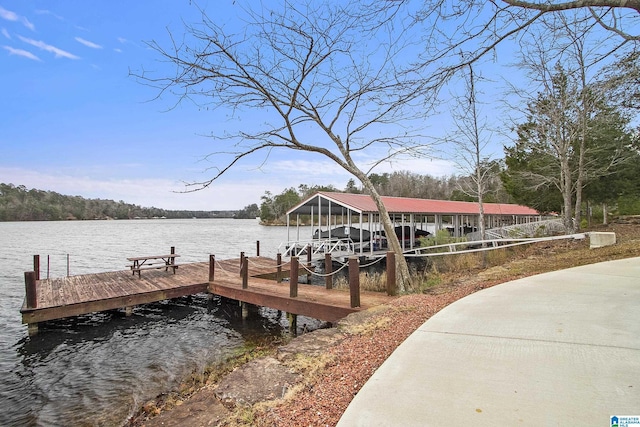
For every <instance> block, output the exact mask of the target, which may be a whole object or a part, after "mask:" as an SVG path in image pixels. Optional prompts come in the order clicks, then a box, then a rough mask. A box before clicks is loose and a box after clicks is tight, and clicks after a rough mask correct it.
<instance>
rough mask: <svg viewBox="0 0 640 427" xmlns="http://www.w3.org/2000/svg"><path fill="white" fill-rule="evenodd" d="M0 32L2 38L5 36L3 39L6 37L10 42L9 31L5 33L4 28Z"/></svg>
mask: <svg viewBox="0 0 640 427" xmlns="http://www.w3.org/2000/svg"><path fill="white" fill-rule="evenodd" d="M1 32H2V35H3V36H5V37H6V38H8V39H9V40H11V34H9V31H7V29H6V28H3V29H2V30H1Z"/></svg>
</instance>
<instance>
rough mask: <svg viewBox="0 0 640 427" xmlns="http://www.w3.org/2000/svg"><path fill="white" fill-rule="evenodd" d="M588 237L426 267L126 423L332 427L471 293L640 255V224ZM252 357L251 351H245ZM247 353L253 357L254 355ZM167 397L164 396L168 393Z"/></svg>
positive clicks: (631, 221) (624, 223)
mask: <svg viewBox="0 0 640 427" xmlns="http://www.w3.org/2000/svg"><path fill="white" fill-rule="evenodd" d="M591 231H613V232H615V233H616V237H617V243H616V245H614V246H609V247H604V248H597V249H589V239H588V238H586V239H582V240H566V241H565V240H563V241H553V242H544V243H538V244H535V245H529V246H526V247H522V248H519V249H517V250H514V251H509V252H508V253H507V252H505V255H503V256H504V259H500V258H499V257H498V258H495V259H493V261H492V263H493V264H494V265H493V266H489V267H486V268H481V267H480V266H479V264H478V262H477V260H476V261H473V260H470V258H469V257H461V258H459V259H458V260H454V261H453V262H451V261H449V262H448V264H447V265H439V266H433V271H432V272H431V274H432V275H433V276H435V277H436V279H437V280H434V283H433V284H432V285H431V286H430V287H428V288H427V289H425V290H424V291H423V292H422V293H420V294H413V295H405V296H402V297H399V298H398V299H396V300H395V301H394V302H393V303H391V304H389V305H387V306H382V307H376V308H374V309H372V310H368V311H365V312H360V313H354V314H352V315H350V316H348V317H346V318H345V319H343V320H342V321H340V322H339V323H338V324H337V325H334V327H333V328H329V329H320V330H317V331H313V332H311V333H308V334H304V335H302V336H300V337H298V338H295V339H293V340H291V341H290V342H289V343H287V344H285V345H282V346H279V347H277V346H271V347H269V346H267V347H268V348H262V349H260V351H259V352H255V353H256V354H253V355H252V354H247V355H246V360H247V362H246V363H242V362H243V360H240V361H235V362H234V363H233V364H231V366H229V365H228V366H225V367H224V369H218V370H217V371H215V370H214V371H211V372H207V373H205V374H204V375H203V376H202V377H200V378H199V379H198V381H195V382H194V381H192V383H194V384H195V385H194V384H192V385H191V387H181V389H182V390H183V391H181V392H180V391H178V392H174V393H169V394H167V395H163V396H161V397H159V398H158V399H157V400H156V401H154V402H149V403H148V404H146V405H145V406H144V407H143V408H142V409H141V411H140V412H139V413H138V414H137V415H136V416H135V417H134V418H133V419H132V420H131V421H130V423H129V425H130V426H148V427H153V426H183V425H191V426H250V425H251V426H253V425H257V426H321V425H322V426H332V425H335V424H336V423H337V421H338V420H339V419H340V416H341V415H342V413H343V412H344V410H345V409H346V407H347V406H348V405H349V403H350V402H351V399H352V398H353V396H355V394H357V393H358V391H359V390H360V388H361V387H362V386H363V385H364V383H365V382H366V381H367V379H368V378H369V377H370V376H371V375H372V374H373V372H375V370H376V369H377V368H378V367H379V366H380V365H381V364H382V363H383V362H384V360H386V359H387V358H388V357H389V355H390V354H391V353H392V352H393V350H395V348H396V347H397V346H398V345H400V343H402V341H404V339H406V337H408V336H409V335H410V334H411V333H412V332H413V331H414V330H415V329H416V328H418V327H419V326H420V325H421V324H422V323H424V322H425V321H426V320H427V319H428V318H429V317H431V316H432V315H433V314H435V313H437V312H438V311H439V310H441V309H442V308H444V307H446V306H447V305H448V304H451V303H452V302H454V301H456V300H458V299H460V298H463V297H464V296H466V295H469V294H471V293H473V292H476V291H478V290H481V289H484V288H487V287H490V286H494V285H497V284H500V283H504V282H507V281H510V280H514V279H517V278H521V277H525V276H530V275H534V274H539V273H544V272H548V271H554V270H559V269H564V268H570V267H575V266H579V265H585V264H591V263H595V262H601V261H606V260H613V259H620V258H629V257H638V256H640V218H638V217H635V218H626V219H622V220H619V221H617V222H616V223H613V224H611V225H608V226H599V227H595V228H594V229H592V230H591ZM250 353H251V352H250ZM254 356H255V357H254ZM170 395H171V396H173V397H172V398H170V399H169V398H168V397H167V396H170Z"/></svg>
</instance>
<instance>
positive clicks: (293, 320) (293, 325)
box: [287, 313, 298, 337]
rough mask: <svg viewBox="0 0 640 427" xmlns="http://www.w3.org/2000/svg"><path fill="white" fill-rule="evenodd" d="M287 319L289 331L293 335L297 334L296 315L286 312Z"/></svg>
mask: <svg viewBox="0 0 640 427" xmlns="http://www.w3.org/2000/svg"><path fill="white" fill-rule="evenodd" d="M287 320H288V321H289V333H290V334H291V335H292V336H294V337H296V336H298V315H297V314H293V313H287Z"/></svg>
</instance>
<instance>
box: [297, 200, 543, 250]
mask: <svg viewBox="0 0 640 427" xmlns="http://www.w3.org/2000/svg"><path fill="white" fill-rule="evenodd" d="M382 202H383V203H384V205H385V208H386V209H387V212H388V213H389V216H390V217H391V221H392V222H393V224H394V227H395V234H396V236H397V237H398V239H399V240H400V243H401V244H402V247H403V249H404V250H410V249H413V248H415V247H417V246H419V243H418V242H419V238H420V237H425V236H428V235H429V234H435V233H436V232H437V231H438V230H443V229H447V230H448V231H449V233H450V234H451V235H453V236H455V237H462V236H464V235H465V234H467V233H469V232H472V231H474V230H476V229H477V227H478V217H479V205H478V203H477V202H458V201H450V200H431V199H413V198H405V197H388V196H383V197H382ZM483 207H484V212H485V224H486V227H487V228H497V227H502V226H507V225H513V224H524V223H529V222H534V221H539V220H540V219H541V216H540V214H539V213H538V212H537V211H535V210H534V209H531V208H528V207H526V206H520V205H514V204H505V203H484V204H483ZM303 224H304V225H305V227H302V225H303ZM309 225H310V226H311V231H310V232H309V231H306V230H307V229H308V228H309V227H308V226H309ZM303 228H304V230H305V231H304V232H305V233H308V234H307V235H306V236H301V235H300V233H301V230H302V229H303ZM294 230H295V233H296V234H295V237H294V236H292V233H293V231H294ZM287 240H288V242H287V243H286V248H287V251H285V253H284V255H285V256H292V255H297V253H296V250H297V249H295V248H305V247H306V248H308V247H311V248H313V251H312V252H313V253H314V254H316V255H324V253H327V252H332V253H335V252H344V254H345V255H349V254H350V255H367V254H371V255H373V254H374V253H375V252H377V251H384V250H386V245H385V243H386V237H385V233H384V230H383V227H382V221H381V220H380V213H379V212H378V209H377V207H376V204H375V203H374V201H373V199H372V198H371V197H370V196H369V195H366V194H350V193H332V192H318V193H316V194H314V195H313V196H311V197H309V198H307V199H306V200H304V201H302V202H300V203H299V204H298V205H296V206H294V207H293V208H291V209H290V210H289V211H288V212H287Z"/></svg>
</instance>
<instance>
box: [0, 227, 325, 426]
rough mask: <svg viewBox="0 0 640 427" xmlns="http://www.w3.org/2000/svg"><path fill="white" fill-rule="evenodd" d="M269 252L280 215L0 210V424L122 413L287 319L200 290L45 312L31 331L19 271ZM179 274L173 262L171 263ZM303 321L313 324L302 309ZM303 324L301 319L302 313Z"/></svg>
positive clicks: (111, 419) (123, 416) (64, 422)
mask: <svg viewBox="0 0 640 427" xmlns="http://www.w3.org/2000/svg"><path fill="white" fill-rule="evenodd" d="M257 240H259V241H260V254H261V255H263V256H273V257H275V255H276V253H277V252H278V246H279V245H280V244H281V243H282V242H284V241H286V240H287V232H286V229H285V228H283V227H263V226H260V225H259V224H258V222H257V221H255V220H231V219H206V220H205V219H198V220H195V219H194V220H169V219H163V220H135V221H70V222H18V223H2V222H0V241H1V242H2V255H0V260H1V262H0V265H2V268H1V269H0V289H2V298H0V319H1V322H2V323H1V325H2V329H0V344H1V345H0V408H2V410H1V411H0V425H2V426H13V425H16V426H32V425H33V426H37V425H42V426H57V425H60V426H73V425H104V426H113V425H122V424H123V423H124V422H125V421H126V420H127V418H128V417H129V416H130V415H131V414H132V413H133V411H135V410H136V409H137V407H138V406H139V405H140V404H141V403H142V402H145V401H147V400H149V399H152V398H154V397H155V396H157V395H158V394H160V393H162V392H164V391H167V390H170V389H171V388H173V387H175V386H177V384H178V383H179V381H180V380H181V379H182V378H183V377H184V376H185V375H187V374H189V373H190V372H192V371H193V370H199V369H202V368H203V367H204V366H205V365H206V364H208V363H213V362H216V361H219V360H221V359H223V358H224V357H226V356H227V355H229V354H230V353H232V352H233V351H234V350H235V349H237V348H239V347H242V346H243V345H244V344H245V342H246V341H247V340H252V339H255V338H259V337H264V336H273V335H279V334H281V333H282V331H283V329H284V328H286V320H284V318H285V316H283V317H282V319H280V318H278V317H277V316H276V315H275V312H274V311H273V310H269V309H261V311H260V316H259V317H258V318H253V319H251V320H249V321H242V319H241V317H240V314H239V312H238V310H237V307H235V306H233V305H228V304H223V303H221V302H220V301H219V300H217V299H213V300H209V299H208V298H207V297H206V295H195V296H192V297H185V298H180V299H175V300H171V301H163V302H160V303H155V304H149V305H145V306H140V307H136V308H135V310H134V314H133V315H132V316H131V317H125V316H124V314H123V313H121V312H108V313H99V314H92V315H86V316H82V317H79V318H74V319H65V320H59V321H55V322H48V323H46V324H44V325H43V326H41V328H40V332H39V334H38V335H36V336H35V337H28V336H27V328H26V326H25V325H23V324H21V317H20V311H19V310H20V307H21V306H22V303H23V300H24V271H28V270H32V263H33V255H34V254H39V255H40V257H41V261H40V264H41V277H43V278H45V277H47V271H48V274H49V275H50V276H51V277H60V276H64V275H66V274H67V259H68V260H69V267H68V268H69V272H70V274H72V275H75V274H85V273H96V272H100V271H112V270H123V269H124V268H125V265H126V264H127V261H126V258H127V257H131V256H136V255H154V254H161V253H166V252H167V251H168V250H169V248H170V247H171V246H175V247H176V253H178V254H180V255H181V257H180V259H179V261H180V262H181V263H184V262H200V261H207V260H208V256H209V254H215V255H216V258H217V259H225V258H235V257H238V256H239V253H240V252H241V251H244V252H246V253H247V255H249V256H251V255H253V254H255V251H256V241H257ZM178 274H179V272H178ZM307 323H310V324H313V321H311V320H308V321H307ZM299 324H302V322H299Z"/></svg>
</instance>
